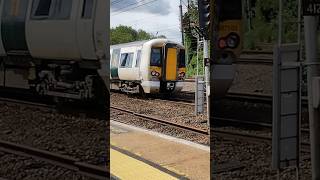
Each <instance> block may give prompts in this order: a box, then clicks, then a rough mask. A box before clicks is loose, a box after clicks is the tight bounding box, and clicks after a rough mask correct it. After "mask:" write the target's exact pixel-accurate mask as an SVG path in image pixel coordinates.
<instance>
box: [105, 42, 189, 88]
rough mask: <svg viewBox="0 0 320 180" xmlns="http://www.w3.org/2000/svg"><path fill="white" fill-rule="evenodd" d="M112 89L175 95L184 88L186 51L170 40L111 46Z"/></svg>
mask: <svg viewBox="0 0 320 180" xmlns="http://www.w3.org/2000/svg"><path fill="white" fill-rule="evenodd" d="M110 54H111V64H110V66H111V71H110V72H111V74H110V78H111V88H112V89H120V90H122V91H124V92H132V93H137V92H140V93H141V92H142V93H147V94H157V93H173V92H178V91H180V90H181V89H182V87H183V84H182V82H183V80H184V78H185V75H186V66H185V49H184V47H183V46H182V45H181V44H179V43H176V42H173V41H169V40H167V39H153V40H146V41H139V42H132V43H126V44H119V45H114V46H111V48H110Z"/></svg>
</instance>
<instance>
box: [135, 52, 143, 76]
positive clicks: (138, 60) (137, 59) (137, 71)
mask: <svg viewBox="0 0 320 180" xmlns="http://www.w3.org/2000/svg"><path fill="white" fill-rule="evenodd" d="M141 53H142V51H141V49H139V48H137V50H136V56H135V63H134V71H135V79H136V80H141V79H142V74H141V71H140V64H141V55H142V54H141Z"/></svg>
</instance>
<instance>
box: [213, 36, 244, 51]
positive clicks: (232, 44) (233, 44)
mask: <svg viewBox="0 0 320 180" xmlns="http://www.w3.org/2000/svg"><path fill="white" fill-rule="evenodd" d="M239 44H240V37H239V35H238V34H236V33H230V34H229V35H228V36H227V37H222V38H220V39H219V41H218V47H219V48H220V49H226V48H230V49H236V48H237V47H238V46H239Z"/></svg>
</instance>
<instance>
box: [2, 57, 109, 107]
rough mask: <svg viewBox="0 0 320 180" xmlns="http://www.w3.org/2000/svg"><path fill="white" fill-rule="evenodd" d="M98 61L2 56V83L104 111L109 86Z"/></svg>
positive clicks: (60, 100)
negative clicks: (102, 75)
mask: <svg viewBox="0 0 320 180" xmlns="http://www.w3.org/2000/svg"><path fill="white" fill-rule="evenodd" d="M98 69H100V64H99V63H97V61H95V62H93V61H81V62H77V61H61V60H50V61H48V60H42V59H34V58H32V57H25V56H8V57H3V58H1V59H0V87H1V88H2V89H7V88H14V89H21V90H25V91H29V92H31V93H34V94H35V95H37V96H39V97H43V96H46V97H52V98H53V99H54V100H55V101H56V102H58V103H61V102H68V101H69V102H70V101H74V102H81V103H83V104H90V105H94V106H95V107H96V109H97V110H101V111H104V109H105V108H106V106H107V103H108V102H107V100H108V99H107V96H108V95H107V93H108V90H107V88H106V85H105V83H104V80H103V79H102V77H101V76H100V75H99V73H98Z"/></svg>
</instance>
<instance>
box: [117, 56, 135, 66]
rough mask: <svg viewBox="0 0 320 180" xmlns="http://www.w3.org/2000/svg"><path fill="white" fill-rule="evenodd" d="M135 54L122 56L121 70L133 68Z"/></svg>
mask: <svg viewBox="0 0 320 180" xmlns="http://www.w3.org/2000/svg"><path fill="white" fill-rule="evenodd" d="M132 61H133V53H123V54H121V59H120V63H121V64H120V67H121V68H132Z"/></svg>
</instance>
